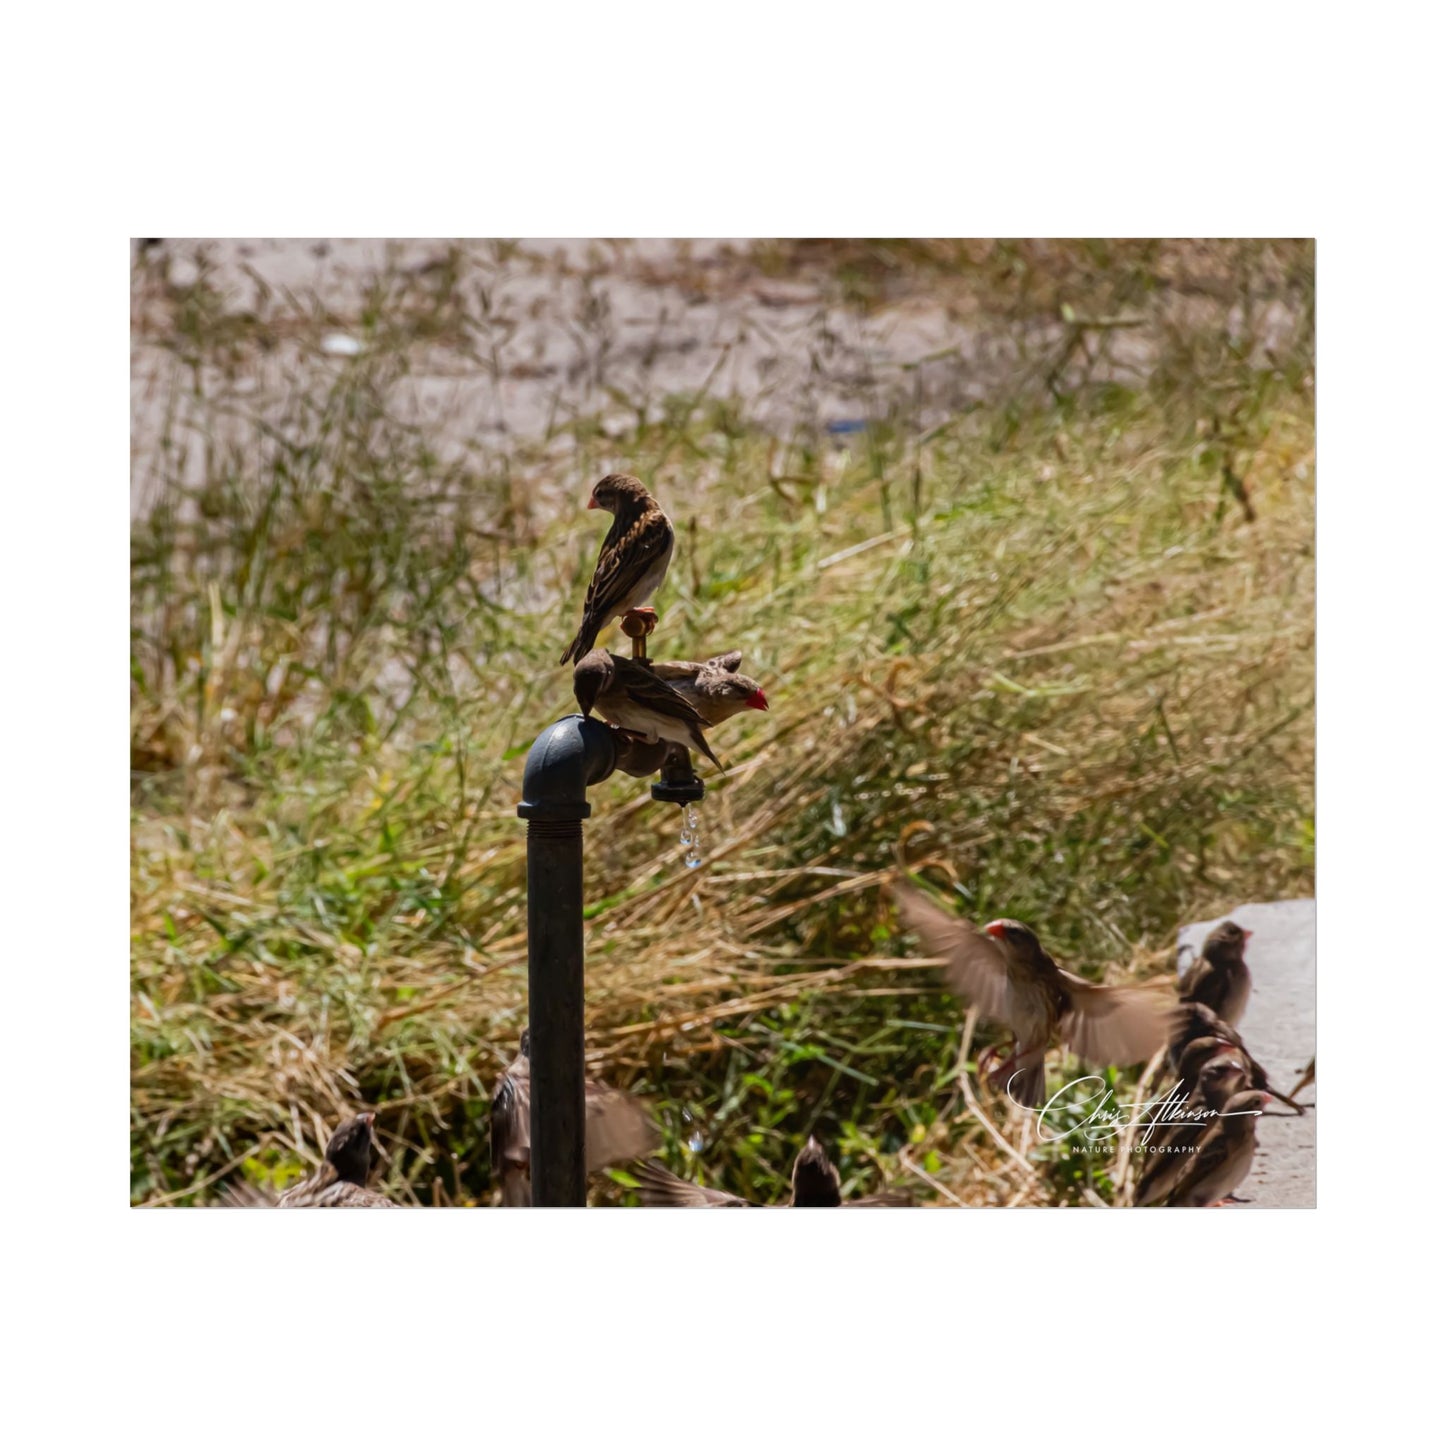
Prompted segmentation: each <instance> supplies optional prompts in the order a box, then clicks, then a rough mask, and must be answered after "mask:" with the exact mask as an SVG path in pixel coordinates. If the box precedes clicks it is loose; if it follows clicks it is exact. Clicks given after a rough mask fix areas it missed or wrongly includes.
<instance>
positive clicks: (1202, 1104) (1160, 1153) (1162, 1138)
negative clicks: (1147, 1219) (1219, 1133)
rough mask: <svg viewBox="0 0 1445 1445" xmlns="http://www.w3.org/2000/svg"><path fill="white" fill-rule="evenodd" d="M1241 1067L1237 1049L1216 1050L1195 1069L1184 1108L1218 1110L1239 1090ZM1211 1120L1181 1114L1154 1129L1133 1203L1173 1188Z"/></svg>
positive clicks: (1160, 1195)
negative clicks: (1175, 1119) (1145, 1165)
mask: <svg viewBox="0 0 1445 1445" xmlns="http://www.w3.org/2000/svg"><path fill="white" fill-rule="evenodd" d="M1190 1047H1191V1049H1192V1048H1196V1047H1197V1045H1195V1044H1191V1045H1190ZM1244 1071H1245V1064H1244V1058H1243V1056H1242V1055H1241V1054H1240V1053H1239V1051H1238V1050H1237V1049H1229V1050H1227V1051H1226V1052H1225V1053H1222V1054H1216V1055H1215V1056H1214V1057H1213V1058H1211V1059H1209V1060H1207V1061H1206V1062H1205V1064H1204V1065H1203V1067H1202V1068H1201V1069H1200V1070H1199V1077H1198V1081H1197V1082H1196V1083H1195V1085H1194V1087H1193V1088H1192V1089H1191V1090H1190V1093H1189V1097H1188V1099H1186V1100H1185V1103H1184V1108H1185V1110H1186V1111H1192V1112H1195V1113H1197V1112H1199V1111H1200V1110H1204V1109H1212V1110H1213V1111H1214V1113H1215V1114H1216V1115H1218V1114H1222V1113H1223V1112H1224V1111H1225V1109H1226V1108H1227V1107H1228V1106H1229V1099H1230V1096H1231V1095H1233V1094H1234V1093H1236V1092H1237V1091H1238V1090H1239V1088H1240V1083H1241V1081H1242V1080H1243V1078H1244ZM1212 1124H1213V1120H1207V1121H1197V1120H1190V1119H1188V1118H1181V1119H1179V1120H1178V1121H1177V1122H1175V1123H1172V1124H1167V1125H1165V1126H1164V1127H1163V1128H1162V1129H1160V1130H1158V1131H1156V1132H1155V1134H1154V1136H1153V1139H1152V1141H1151V1144H1150V1148H1151V1151H1152V1156H1153V1157H1152V1158H1151V1159H1150V1161H1149V1166H1148V1168H1146V1169H1145V1170H1144V1172H1143V1174H1142V1175H1140V1177H1139V1183H1138V1186H1137V1187H1136V1188H1135V1190H1134V1203H1135V1204H1136V1205H1144V1204H1153V1203H1155V1202H1156V1201H1157V1200H1160V1199H1162V1198H1163V1197H1164V1196H1165V1195H1166V1194H1167V1193H1168V1192H1169V1191H1170V1189H1171V1188H1173V1186H1174V1184H1175V1183H1176V1182H1177V1180H1178V1179H1179V1176H1180V1175H1181V1174H1182V1173H1183V1172H1184V1168H1185V1166H1186V1165H1187V1164H1188V1163H1189V1161H1190V1160H1191V1159H1192V1158H1193V1157H1194V1155H1195V1153H1196V1152H1197V1146H1198V1145H1199V1143H1200V1142H1201V1141H1202V1140H1203V1139H1204V1137H1205V1135H1206V1134H1207V1133H1208V1131H1209V1129H1210V1127H1211V1126H1212Z"/></svg>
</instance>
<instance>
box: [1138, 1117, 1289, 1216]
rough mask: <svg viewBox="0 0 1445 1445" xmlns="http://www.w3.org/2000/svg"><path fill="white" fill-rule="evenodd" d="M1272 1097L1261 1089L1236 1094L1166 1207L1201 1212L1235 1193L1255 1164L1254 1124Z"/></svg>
mask: <svg viewBox="0 0 1445 1445" xmlns="http://www.w3.org/2000/svg"><path fill="white" fill-rule="evenodd" d="M1270 1099H1271V1095H1269V1094H1267V1093H1265V1092H1264V1091H1263V1090H1261V1089H1245V1090H1243V1091H1242V1092H1240V1093H1237V1094H1234V1095H1233V1096H1232V1097H1231V1098H1230V1099H1229V1101H1228V1103H1227V1105H1226V1106H1225V1112H1224V1113H1222V1114H1221V1115H1220V1117H1219V1119H1218V1120H1217V1122H1216V1123H1215V1124H1214V1127H1213V1128H1211V1129H1210V1131H1209V1133H1208V1134H1207V1135H1206V1136H1205V1138H1204V1142H1203V1143H1202V1144H1201V1145H1200V1146H1199V1152H1198V1153H1197V1154H1195V1155H1193V1156H1192V1157H1191V1159H1190V1160H1189V1162H1188V1163H1187V1164H1186V1165H1185V1166H1184V1169H1183V1170H1182V1172H1181V1173H1180V1175H1179V1179H1178V1181H1177V1182H1176V1184H1175V1185H1174V1187H1173V1189H1172V1190H1170V1192H1169V1196H1168V1198H1167V1199H1166V1200H1165V1201H1164V1202H1165V1204H1166V1205H1169V1206H1172V1207H1174V1208H1181V1207H1182V1208H1186V1209H1201V1208H1204V1207H1205V1206H1207V1205H1210V1204H1218V1203H1220V1202H1221V1201H1222V1200H1224V1199H1226V1198H1228V1197H1229V1195H1231V1194H1233V1193H1234V1191H1235V1190H1236V1189H1237V1188H1238V1187H1239V1186H1240V1185H1241V1184H1243V1183H1244V1181H1245V1179H1247V1178H1248V1177H1249V1171H1250V1169H1251V1168H1252V1167H1253V1165H1254V1146H1255V1135H1254V1124H1255V1120H1256V1119H1257V1118H1258V1117H1259V1115H1260V1113H1261V1112H1262V1111H1263V1110H1264V1106H1265V1105H1266V1104H1268V1103H1269V1102H1270Z"/></svg>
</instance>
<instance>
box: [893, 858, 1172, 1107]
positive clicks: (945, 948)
mask: <svg viewBox="0 0 1445 1445" xmlns="http://www.w3.org/2000/svg"><path fill="white" fill-rule="evenodd" d="M892 891H893V895H894V897H895V899H896V900H897V902H898V909H899V912H900V914H901V915H902V917H903V921H904V923H905V924H906V925H907V926H908V927H909V928H910V929H912V930H913V932H915V933H916V934H918V936H919V937H920V938H922V940H923V943H924V946H925V947H926V948H927V949H928V951H929V952H930V953H931V954H932V955H934V956H935V957H940V958H944V959H946V960H947V962H948V973H947V979H948V984H949V987H950V988H951V989H952V990H953V991H954V992H955V993H957V994H960V995H962V996H963V998H965V999H966V1000H967V1001H968V1002H970V1003H972V1004H974V1005H976V1006H977V1008H978V1010H979V1012H980V1013H982V1014H984V1015H986V1016H987V1017H989V1018H992V1019H996V1020H998V1021H999V1022H1000V1023H1003V1024H1005V1025H1007V1027H1009V1028H1010V1029H1012V1030H1013V1034H1014V1047H1013V1049H1012V1051H1011V1052H1010V1053H1009V1055H1008V1057H1007V1058H1005V1059H1003V1060H1002V1061H1001V1062H997V1063H996V1065H995V1067H993V1068H992V1069H991V1070H990V1071H989V1073H988V1074H987V1076H986V1077H987V1081H988V1083H989V1084H990V1085H994V1084H996V1083H997V1081H998V1080H999V1079H1000V1078H1002V1077H1004V1075H1005V1073H1006V1071H1007V1072H1008V1074H1009V1077H1008V1081H1007V1088H1008V1093H1009V1097H1010V1098H1011V1099H1012V1100H1013V1101H1014V1102H1015V1103H1016V1104H1020V1105H1022V1106H1023V1107H1025V1108H1030V1109H1034V1108H1038V1107H1039V1105H1041V1104H1042V1103H1043V1101H1044V1060H1045V1056H1046V1054H1047V1053H1048V1049H1049V1046H1050V1045H1051V1044H1052V1043H1053V1041H1054V1039H1055V1037H1056V1036H1057V1037H1058V1038H1061V1039H1062V1040H1063V1042H1064V1043H1065V1044H1066V1045H1067V1046H1068V1047H1069V1048H1070V1049H1071V1050H1072V1051H1073V1052H1074V1053H1075V1054H1077V1055H1078V1056H1079V1057H1080V1058H1081V1059H1086V1060H1088V1061H1089V1062H1091V1063H1095V1064H1105V1065H1107V1064H1117V1065H1124V1064H1137V1063H1141V1062H1142V1061H1143V1060H1145V1059H1147V1058H1149V1057H1151V1056H1152V1055H1153V1054H1154V1053H1155V1052H1156V1051H1157V1050H1159V1049H1161V1048H1163V1046H1164V1045H1165V1043H1166V1042H1167V1041H1168V1038H1169V1005H1168V1003H1167V1002H1166V1001H1165V1000H1164V998H1163V997H1162V996H1161V995H1159V994H1157V993H1155V992H1154V991H1152V990H1148V989H1141V988H1131V987H1127V986H1120V985H1109V984H1100V983H1090V982H1089V981H1088V980H1087V979H1082V978H1079V977H1078V976H1077V975H1076V974H1072V973H1068V972H1066V971H1065V970H1064V969H1062V968H1060V967H1059V966H1058V964H1056V963H1055V962H1054V960H1053V959H1052V958H1050V957H1049V955H1048V954H1047V953H1046V952H1045V951H1044V948H1043V945H1042V944H1040V942H1039V940H1038V936H1037V935H1036V934H1035V933H1034V931H1033V930H1032V929H1031V928H1029V927H1027V926H1026V925H1025V924H1022V923H1019V922H1018V921H1017V920H1016V919H1012V918H998V919H995V920H994V921H993V922H992V923H989V924H987V925H985V926H984V927H983V928H981V929H980V928H977V927H975V925H974V924H972V923H970V922H968V921H967V920H966V919H962V918H956V917H954V916H953V915H951V914H948V913H945V912H944V911H943V910H942V909H941V908H939V907H938V906H937V905H936V904H934V903H932V902H930V901H929V900H928V899H927V898H925V897H924V896H923V895H922V894H921V893H919V892H917V891H916V890H914V889H912V888H906V887H904V886H903V885H901V884H894V885H893V890H892ZM996 1054H997V1050H996V1049H992V1048H991V1049H988V1050H986V1051H985V1053H984V1054H983V1055H981V1056H980V1058H979V1060H978V1067H979V1069H980V1071H982V1070H983V1068H984V1064H985V1060H988V1061H989V1062H990V1063H992V1062H994V1060H995V1057H996Z"/></svg>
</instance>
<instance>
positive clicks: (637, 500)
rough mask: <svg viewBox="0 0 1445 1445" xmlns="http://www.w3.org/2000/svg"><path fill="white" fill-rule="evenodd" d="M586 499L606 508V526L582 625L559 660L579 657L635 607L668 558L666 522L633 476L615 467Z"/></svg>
mask: <svg viewBox="0 0 1445 1445" xmlns="http://www.w3.org/2000/svg"><path fill="white" fill-rule="evenodd" d="M587 505H588V507H602V508H605V509H606V510H607V511H609V512H611V513H612V526H611V527H610V528H608V531H607V535H606V537H604V538H603V539H602V549H601V551H600V552H598V554H597V567H596V569H595V571H594V572H593V574H592V581H591V582H590V583H589V584H588V587H587V597H586V600H585V601H584V602H583V604H582V625H581V626H580V627H579V628H578V629H577V635H576V637H574V638H573V639H572V641H571V642H569V643H568V644H567V647H566V649H565V650H564V651H563V653H562V659H561V660H562V661H563V662H564V663H566V662H580V661H581V660H582V659H583V658H584V657H585V656H586V655H587V654H588V653H589V652H591V651H592V649H593V647H594V646H595V645H596V643H597V634H598V633H600V632H601V631H602V629H603V628H604V627H606V626H607V624H608V623H609V622H611V621H612V619H613V618H614V617H621V616H623V615H624V614H625V613H628V612H631V611H632V610H633V609H634V608H637V607H641V606H642V604H643V603H644V602H646V601H647V599H648V598H649V597H651V596H652V594H653V593H654V592H656V591H657V589H658V588H659V587H661V586H662V582H663V579H664V578H665V577H666V576H667V568H668V564H669V563H670V562H671V561H672V548H673V532H672V523H671V522H670V521H669V520H668V517H667V513H666V512H664V511H663V510H662V508H661V507H660V506H658V504H657V502H656V501H655V500H654V499H653V498H652V497H651V496H650V495H649V493H648V491H647V488H646V487H644V486H643V485H642V483H641V482H640V481H639V480H638V479H637V478H636V477H632V476H627V475H626V474H625V473H621V472H615V473H613V474H611V475H610V476H606V477H603V478H602V480H601V481H600V482H598V483H597V485H596V486H595V487H593V488H592V497H591V499H590V500H589V501H588V503H587Z"/></svg>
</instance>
